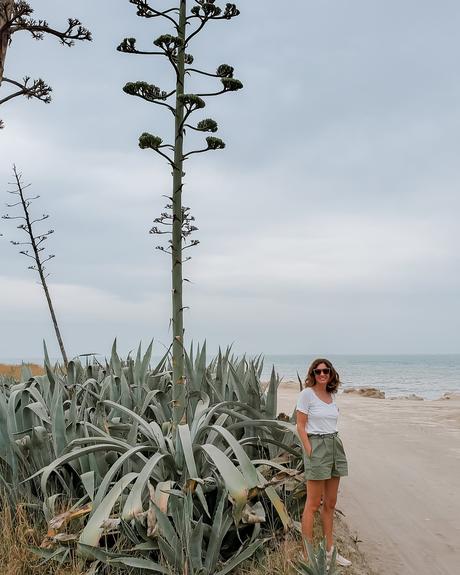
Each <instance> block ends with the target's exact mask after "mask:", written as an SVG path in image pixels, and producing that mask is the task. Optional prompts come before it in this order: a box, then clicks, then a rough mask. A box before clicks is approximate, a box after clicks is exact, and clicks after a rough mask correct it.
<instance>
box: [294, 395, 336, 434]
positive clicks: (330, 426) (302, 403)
mask: <svg viewBox="0 0 460 575" xmlns="http://www.w3.org/2000/svg"><path fill="white" fill-rule="evenodd" d="M297 411H301V412H302V413H306V414H307V415H308V420H307V433H321V434H322V433H335V432H336V431H337V419H338V417H339V408H338V407H337V405H336V403H335V399H334V395H333V394H332V403H326V402H324V401H323V400H322V399H320V398H319V397H318V396H317V395H316V393H315V392H314V391H313V388H311V387H306V388H305V389H304V390H302V391H301V392H300V395H299V399H298V400H297Z"/></svg>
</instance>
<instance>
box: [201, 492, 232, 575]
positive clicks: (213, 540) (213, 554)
mask: <svg viewBox="0 0 460 575" xmlns="http://www.w3.org/2000/svg"><path fill="white" fill-rule="evenodd" d="M227 498H228V492H227V491H226V490H222V491H221V492H220V497H219V496H218V503H217V506H216V510H215V512H214V516H213V523H212V528H211V534H210V537H209V542H208V548H207V550H206V556H205V568H206V572H207V573H214V572H215V567H216V565H217V562H218V561H219V551H220V548H221V545H222V540H223V538H224V537H225V535H226V533H227V531H228V529H229V527H230V525H231V524H232V520H231V518H230V517H229V516H228V515H227V516H226V517H225V518H224V506H225V503H226V501H227Z"/></svg>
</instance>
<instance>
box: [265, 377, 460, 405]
mask: <svg viewBox="0 0 460 575" xmlns="http://www.w3.org/2000/svg"><path fill="white" fill-rule="evenodd" d="M263 385H268V382H263ZM278 389H279V390H282V389H286V390H289V391H290V392H292V391H294V390H295V391H296V392H297V393H300V388H299V382H298V381H294V380H293V379H287V380H283V379H282V380H281V383H280V386H279V388H278ZM366 392H368V393H366ZM348 394H353V395H357V396H361V397H371V398H373V399H385V400H391V401H394V400H397V399H400V400H416V401H445V400H449V399H460V384H459V387H458V388H456V389H453V390H448V391H444V392H442V393H441V395H439V396H436V397H424V396H423V395H421V394H420V393H413V392H412V391H410V392H409V391H408V392H405V393H404V392H403V393H401V394H400V395H393V394H388V392H387V391H386V390H385V389H382V388H380V387H371V386H364V385H361V386H354V385H352V386H346V387H344V386H343V384H341V386H340V389H339V391H338V393H337V396H338V397H341V396H342V395H348ZM379 394H384V395H383V396H380V397H379Z"/></svg>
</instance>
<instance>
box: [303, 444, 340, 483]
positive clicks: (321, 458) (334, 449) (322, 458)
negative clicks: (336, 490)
mask: <svg viewBox="0 0 460 575" xmlns="http://www.w3.org/2000/svg"><path fill="white" fill-rule="evenodd" d="M308 439H309V440H310V444H311V447H312V451H311V455H310V456H308V455H307V454H306V453H305V452H304V465H305V479H307V480H308V479H316V480H322V479H330V478H331V477H343V476H345V475H348V463H347V456H346V455H345V450H344V448H343V443H342V440H341V439H340V437H339V436H338V435H337V434H335V433H330V434H327V435H309V436H308Z"/></svg>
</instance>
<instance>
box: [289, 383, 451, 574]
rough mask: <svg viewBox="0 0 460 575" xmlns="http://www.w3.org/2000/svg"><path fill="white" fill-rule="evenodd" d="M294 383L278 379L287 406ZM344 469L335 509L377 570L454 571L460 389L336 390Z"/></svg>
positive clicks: (292, 400)
mask: <svg viewBox="0 0 460 575" xmlns="http://www.w3.org/2000/svg"><path fill="white" fill-rule="evenodd" d="M298 393H299V388H298V385H296V384H295V383H283V384H282V385H281V386H280V389H279V396H278V398H279V405H278V409H279V411H284V412H286V413H289V414H290V413H291V412H292V410H293V409H294V407H295V403H296V399H297V394H298ZM337 402H338V405H339V408H340V421H339V425H340V434H341V436H342V438H343V442H344V444H345V449H346V451H347V456H348V459H349V467H350V475H349V477H347V478H345V479H344V480H343V481H342V484H341V489H340V495H339V503H338V507H339V509H340V510H341V511H342V512H343V513H344V514H345V520H346V522H347V525H348V527H349V528H350V529H351V531H352V532H355V533H356V534H357V536H358V538H359V540H360V541H361V543H359V547H360V549H361V550H362V551H364V553H365V554H366V557H367V560H368V562H369V565H370V566H371V567H372V569H373V570H375V571H376V572H377V573H378V574H379V575H455V574H457V573H460V492H459V489H460V488H459V478H460V396H452V398H451V399H439V400H431V401H417V400H411V399H374V398H367V397H361V396H357V395H354V394H339V396H338V398H337Z"/></svg>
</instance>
